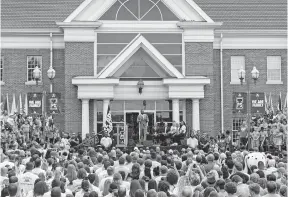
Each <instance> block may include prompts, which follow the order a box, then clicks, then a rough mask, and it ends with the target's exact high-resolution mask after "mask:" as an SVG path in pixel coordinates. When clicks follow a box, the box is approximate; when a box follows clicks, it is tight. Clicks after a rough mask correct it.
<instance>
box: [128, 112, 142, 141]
mask: <svg viewBox="0 0 288 197" xmlns="http://www.w3.org/2000/svg"><path fill="white" fill-rule="evenodd" d="M139 114H140V112H139V111H128V112H127V111H126V112H125V121H126V122H125V123H126V126H127V129H128V133H127V135H128V141H129V140H130V139H133V140H134V142H135V143H138V141H139V124H138V123H137V117H138V115H139ZM128 143H129V142H128Z"/></svg>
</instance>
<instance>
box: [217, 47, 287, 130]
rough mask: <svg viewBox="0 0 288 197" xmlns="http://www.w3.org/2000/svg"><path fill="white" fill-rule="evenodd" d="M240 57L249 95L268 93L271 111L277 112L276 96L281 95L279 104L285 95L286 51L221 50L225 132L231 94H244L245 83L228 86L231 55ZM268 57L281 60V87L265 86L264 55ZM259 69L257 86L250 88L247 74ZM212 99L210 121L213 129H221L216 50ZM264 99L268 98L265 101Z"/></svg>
mask: <svg viewBox="0 0 288 197" xmlns="http://www.w3.org/2000/svg"><path fill="white" fill-rule="evenodd" d="M234 55H241V56H242V55H243V56H245V67H246V68H245V69H246V78H247V79H248V80H249V81H250V84H251V85H250V88H251V92H266V93H267V94H269V93H270V92H271V94H272V98H273V103H274V109H275V110H276V109H277V103H278V96H279V93H280V92H281V93H282V101H283V102H284V99H285V96H286V93H287V50H268V49H267V50H259V49H257V50H256V49H255V50H223V75H224V81H223V84H224V87H223V90H224V94H223V95H224V127H225V130H227V129H229V130H230V129H232V117H233V114H232V107H233V103H232V95H233V92H247V84H246V85H245V84H244V85H243V86H241V85H240V84H239V85H231V84H230V80H231V79H230V78H231V64H230V59H231V56H234ZM269 55H279V56H281V57H282V67H281V71H282V75H281V79H282V81H283V84H281V85H268V84H266V81H267V60H266V58H267V56H269ZM254 66H256V68H257V69H258V70H259V72H260V75H259V79H258V81H257V84H256V85H254V83H253V82H252V79H251V71H252V69H253V67H254ZM214 74H215V76H217V77H215V78H214V83H215V84H214V98H215V108H214V115H215V116H214V119H215V124H214V125H215V130H217V131H218V130H220V128H221V123H220V121H221V119H220V118H221V116H220V50H214ZM267 99H268V98H267Z"/></svg>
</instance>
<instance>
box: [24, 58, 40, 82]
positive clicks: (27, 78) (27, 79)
mask: <svg viewBox="0 0 288 197" xmlns="http://www.w3.org/2000/svg"><path fill="white" fill-rule="evenodd" d="M29 57H40V61H41V66H40V67H39V69H40V71H41V77H40V80H39V81H38V83H40V85H41V84H42V76H43V70H42V67H43V57H42V55H27V57H26V65H27V67H26V68H27V70H26V71H27V76H26V81H27V82H25V85H36V81H35V80H30V81H29V70H31V68H29V67H28V58H29Z"/></svg>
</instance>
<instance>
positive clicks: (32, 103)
mask: <svg viewBox="0 0 288 197" xmlns="http://www.w3.org/2000/svg"><path fill="white" fill-rule="evenodd" d="M42 96H43V93H27V99H28V114H30V115H39V114H42V104H43V103H42V101H43V100H42Z"/></svg>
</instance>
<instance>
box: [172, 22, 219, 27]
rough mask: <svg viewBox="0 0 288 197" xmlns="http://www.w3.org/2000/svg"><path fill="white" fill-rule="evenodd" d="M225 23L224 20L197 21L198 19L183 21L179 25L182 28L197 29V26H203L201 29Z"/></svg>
mask: <svg viewBox="0 0 288 197" xmlns="http://www.w3.org/2000/svg"><path fill="white" fill-rule="evenodd" d="M222 24H223V23H222V22H212V23H207V22H197V21H182V22H178V23H177V26H178V27H179V28H181V29H195V28H201V29H211V28H219V27H221V25H222Z"/></svg>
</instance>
